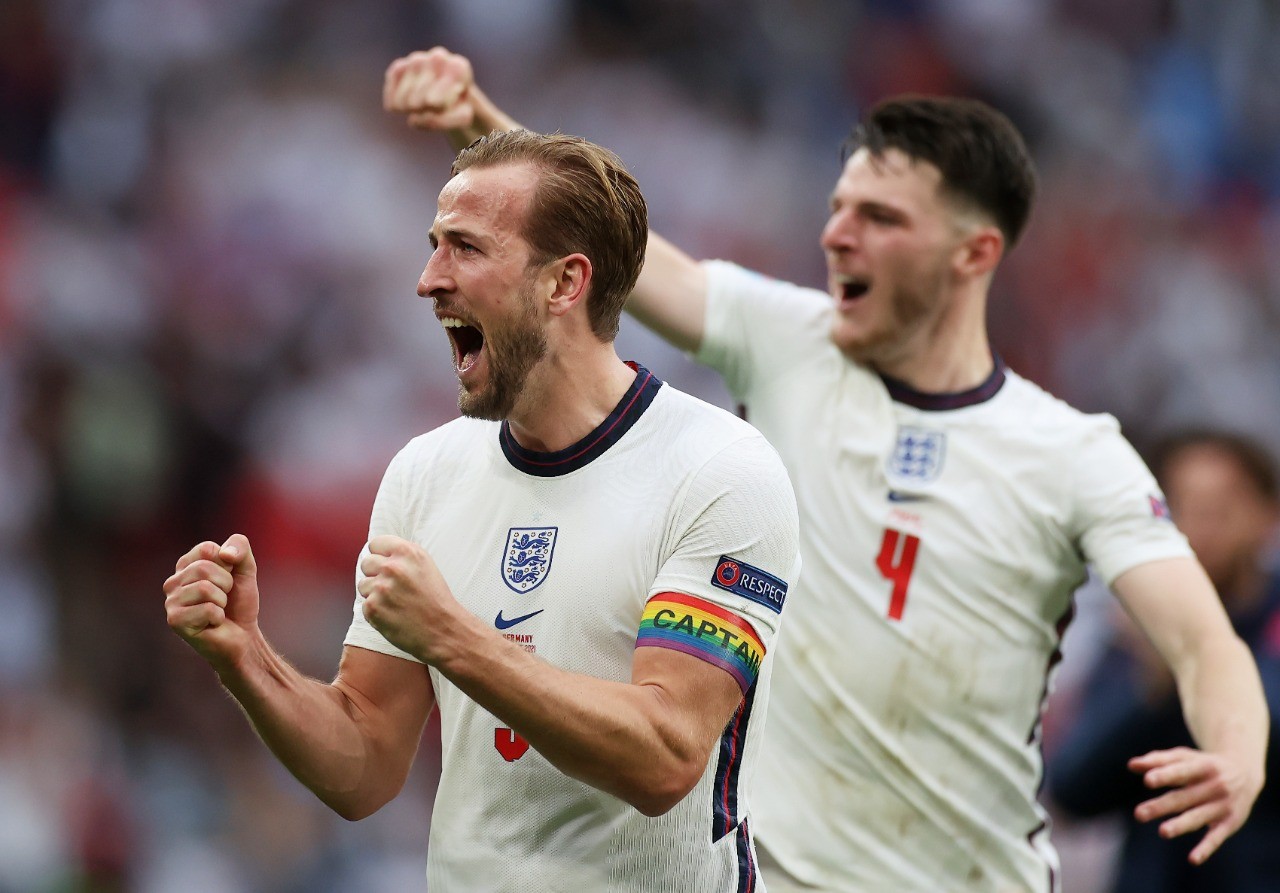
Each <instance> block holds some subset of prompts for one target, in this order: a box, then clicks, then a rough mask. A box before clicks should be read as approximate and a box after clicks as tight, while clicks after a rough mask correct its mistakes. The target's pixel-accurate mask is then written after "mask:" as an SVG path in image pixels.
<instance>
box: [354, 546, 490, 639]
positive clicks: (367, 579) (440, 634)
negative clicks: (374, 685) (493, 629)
mask: <svg viewBox="0 0 1280 893" xmlns="http://www.w3.org/2000/svg"><path fill="white" fill-rule="evenodd" d="M360 572H361V573H362V574H363V575H364V576H363V578H362V579H361V580H360V582H359V583H358V584H357V586H356V589H357V590H358V591H359V593H360V594H361V595H363V596H364V599H365V601H364V616H365V619H366V620H368V621H369V623H370V624H371V625H372V626H373V628H374V629H376V630H377V631H378V632H380V633H382V635H383V636H385V637H386V639H387V641H388V642H390V643H391V644H392V645H395V646H396V647H397V648H399V649H400V650H401V651H404V652H406V653H408V654H412V655H413V656H414V657H416V658H418V659H419V660H421V661H423V662H424V663H434V662H435V661H436V660H438V659H439V658H440V657H441V655H442V649H444V648H445V647H447V645H448V638H449V630H450V629H451V627H452V625H453V621H454V620H455V619H456V618H458V617H459V616H461V615H460V614H459V612H463V613H465V609H463V608H462V606H461V605H459V604H458V602H457V600H456V599H455V598H454V597H453V593H452V592H451V591H450V590H449V584H448V583H446V582H445V580H444V577H443V576H442V575H441V573H440V569H439V568H438V567H436V563H435V561H433V560H432V558H431V556H430V555H428V554H427V552H426V550H425V549H423V548H422V547H420V546H418V545H416V544H414V543H411V542H409V541H407V540H403V539H400V538H399V537H397V536H375V537H374V538H373V539H371V540H369V554H367V555H366V556H365V557H364V558H363V559H361V561H360Z"/></svg>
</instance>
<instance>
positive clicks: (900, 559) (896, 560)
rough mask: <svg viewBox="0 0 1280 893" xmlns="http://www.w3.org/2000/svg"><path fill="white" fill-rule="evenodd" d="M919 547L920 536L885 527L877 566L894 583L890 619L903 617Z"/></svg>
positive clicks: (890, 601) (881, 574)
mask: <svg viewBox="0 0 1280 893" xmlns="http://www.w3.org/2000/svg"><path fill="white" fill-rule="evenodd" d="M899 544H901V547H899ZM919 548H920V537H918V536H912V535H911V534H909V533H902V532H901V531H898V530H894V529H892V528H885V531H884V540H882V541H881V543H880V554H879V555H877V556H876V567H877V568H878V569H879V570H880V576H882V577H884V578H885V579H886V580H888V581H890V582H891V583H893V595H891V596H890V597H889V619H890V620H901V619H902V609H903V608H904V607H906V604H907V587H908V586H910V585H911V572H912V571H913V570H915V567H916V551H917V550H918V549H919Z"/></svg>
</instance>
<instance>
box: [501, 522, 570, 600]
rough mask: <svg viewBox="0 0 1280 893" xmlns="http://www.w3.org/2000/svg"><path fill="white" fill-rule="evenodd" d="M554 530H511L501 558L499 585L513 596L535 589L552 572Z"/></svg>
mask: <svg viewBox="0 0 1280 893" xmlns="http://www.w3.org/2000/svg"><path fill="white" fill-rule="evenodd" d="M558 529H559V528H556V527H512V528H511V529H510V530H509V531H507V548H506V551H505V552H504V553H503V556H502V581H503V582H504V583H506V584H507V585H508V586H509V587H511V588H512V589H514V590H515V591H516V592H521V593H524V592H528V591H530V590H531V589H536V588H537V587H538V586H539V585H540V584H541V583H542V581H543V580H545V579H546V578H547V574H548V573H549V572H550V571H551V556H552V553H553V552H554V551H555V548H556V531H557V530H558Z"/></svg>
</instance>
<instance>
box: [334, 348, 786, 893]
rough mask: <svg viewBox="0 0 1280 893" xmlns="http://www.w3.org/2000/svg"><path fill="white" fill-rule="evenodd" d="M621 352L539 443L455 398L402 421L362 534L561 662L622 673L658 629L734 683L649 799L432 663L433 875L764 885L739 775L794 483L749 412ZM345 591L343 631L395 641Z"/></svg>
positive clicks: (722, 890) (674, 887)
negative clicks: (440, 413) (630, 367)
mask: <svg viewBox="0 0 1280 893" xmlns="http://www.w3.org/2000/svg"><path fill="white" fill-rule="evenodd" d="M637 373H638V374H637V377H636V381H635V383H634V384H633V385H632V386H631V389H630V390H629V391H628V392H627V394H626V396H624V398H623V399H622V401H621V402H620V403H619V405H618V408H617V409H616V410H615V411H614V412H613V413H612V414H611V415H610V416H609V418H607V419H606V420H605V421H604V422H603V423H602V424H601V425H600V426H599V427H598V428H597V429H596V430H595V431H594V432H592V434H590V435H589V436H588V437H586V438H584V439H583V440H582V441H580V442H579V443H578V444H575V445H574V446H572V447H569V448H568V449H565V450H561V451H559V452H556V453H536V452H531V451H529V450H525V449H523V448H521V447H520V445H519V444H518V443H516V442H515V440H514V438H512V436H511V433H510V430H509V428H508V426H507V425H506V424H505V423H502V424H499V423H497V422H485V421H478V420H473V419H466V418H462V419H458V420H456V421H453V422H451V423H449V424H447V425H444V426H442V427H440V428H438V429H436V430H435V431H432V432H430V433H428V434H425V435H423V436H421V437H418V438H416V439H414V440H413V441H412V442H410V444H409V445H408V446H407V447H405V449H404V450H402V451H401V452H400V454H399V455H398V456H396V458H395V459H394V460H393V461H392V463H391V466H390V467H389V469H388V470H387V474H386V477H385V478H384V480H383V483H382V486H381V488H380V489H379V492H378V497H377V500H376V502H375V504H374V510H373V518H372V523H371V525H370V536H371V537H372V536H375V535H378V534H393V535H396V536H399V537H402V538H404V539H408V540H411V541H413V542H416V543H418V544H419V545H421V546H422V547H423V548H425V549H426V550H427V551H428V552H429V553H430V554H431V556H432V558H433V559H434V560H435V562H436V563H437V565H438V566H439V568H440V570H441V572H442V573H443V575H444V578H445V580H447V581H448V583H449V586H450V588H451V589H452V591H453V594H454V595H455V596H456V597H457V598H458V599H459V601H461V602H462V603H463V604H464V605H466V607H467V608H468V609H470V610H471V611H472V612H473V613H475V614H476V615H477V616H479V617H482V618H484V619H485V620H486V621H487V622H490V623H492V624H493V625H494V626H495V627H496V628H497V629H498V630H500V631H502V632H503V633H504V635H506V637H507V638H508V639H510V640H512V641H514V642H516V643H518V644H520V645H521V646H523V647H524V648H526V649H527V650H529V651H531V652H533V653H535V654H536V655H537V656H538V657H540V658H542V659H544V660H546V661H548V662H550V663H552V664H554V665H556V666H558V667H561V668H562V669H565V670H568V671H571V672H575V673H583V674H587V675H590V676H595V677H598V678H603V679H610V680H614V681H617V682H627V681H629V680H630V678H631V662H632V655H633V652H634V650H635V649H636V648H637V647H643V646H656V647H665V648H672V649H676V650H679V651H682V652H685V653H688V654H692V655H694V656H696V657H699V658H701V659H703V660H707V661H709V662H711V663H714V664H716V665H718V666H721V667H723V668H724V669H725V671H726V672H728V673H730V674H731V675H732V676H733V677H734V679H735V680H736V681H737V682H738V684H739V686H740V687H741V688H742V689H743V693H744V697H743V701H742V703H741V704H740V705H739V708H738V711H737V712H736V713H735V715H734V717H733V718H732V720H731V721H730V722H729V724H728V725H727V727H726V728H725V731H724V734H723V736H722V738H721V740H720V743H719V745H718V746H717V748H716V749H715V751H714V752H713V754H712V756H711V759H710V761H709V762H708V764H707V767H706V770H705V771H704V773H703V775H702V778H701V780H700V781H699V783H698V785H697V786H696V787H695V788H694V790H693V791H692V792H691V793H690V794H689V795H688V796H687V797H686V798H685V799H684V800H682V801H681V802H680V803H679V804H677V805H676V806H675V807H674V808H673V809H672V810H671V811H670V812H668V813H667V814H665V815H663V816H660V817H658V818H647V817H646V816H644V815H643V814H641V813H640V812H638V811H636V810H635V809H633V808H632V807H631V806H629V805H628V804H626V803H624V802H623V801H622V800H619V799H617V798H615V797H613V796H611V795H609V794H606V793H603V792H601V791H599V790H597V789H595V788H593V787H590V786H589V785H587V784H585V783H583V782H580V781H577V780H575V779H573V778H569V777H568V776H566V775H564V774H562V773H561V772H560V771H559V770H558V769H556V768H555V767H554V766H553V765H552V764H551V763H549V762H548V761H547V760H546V759H544V758H543V757H542V756H541V755H540V754H539V753H538V752H537V751H536V750H533V749H531V748H530V747H529V745H528V744H527V743H526V742H525V741H524V740H523V739H522V738H520V736H518V735H517V734H516V733H515V732H513V731H512V730H511V729H509V728H507V727H506V726H505V725H504V724H503V723H502V722H501V721H500V720H498V719H496V718H495V717H494V716H493V715H492V714H490V713H489V712H487V711H486V710H484V709H483V708H481V707H480V706H478V705H477V704H476V703H475V702H474V701H472V700H471V699H470V698H468V697H467V696H466V695H464V694H463V693H462V692H460V691H459V690H458V689H457V688H455V687H454V686H453V685H452V683H450V682H449V680H448V679H446V678H444V677H443V676H441V675H440V674H439V673H438V672H436V671H435V670H434V669H433V670H431V682H432V684H433V686H434V687H435V694H436V699H437V703H438V705H439V709H440V713H441V731H442V735H443V765H442V770H441V778H440V786H439V791H438V793H437V796H436V802H435V810H434V813H433V816H432V823H431V836H430V843H429V847H428V852H427V879H428V885H429V887H430V889H431V890H432V891H433V893H450V891H456V893H485V891H525V890H538V891H573V893H579V891H592V893H597V891H634V893H652V891H671V893H688V891H706V893H734V891H744V893H745V891H762V890H763V889H764V887H763V885H762V883H761V882H760V879H759V874H758V872H757V870H756V867H755V854H754V851H753V846H752V831H751V828H750V826H749V824H748V818H749V814H750V809H749V806H748V803H747V797H746V794H745V790H746V787H747V783H748V781H749V780H750V778H751V776H752V774H753V772H754V766H755V761H756V757H757V752H758V750H759V739H760V734H761V728H760V727H761V725H762V721H763V717H764V713H765V710H766V708H767V705H768V701H769V677H770V672H771V668H772V666H773V654H772V650H773V643H774V639H775V636H776V635H777V631H778V625H779V621H780V617H781V612H782V608H783V604H784V602H785V601H786V597H787V592H788V589H789V587H790V586H791V585H792V584H793V583H794V581H795V578H796V575H797V573H798V571H799V553H798V519H797V515H796V508H795V497H794V495H793V493H792V490H791V485H790V483H789V481H788V479H787V476H786V471H785V470H784V468H783V465H782V462H781V460H780V459H779V458H778V455H777V453H776V452H775V451H774V450H773V448H772V447H771V446H769V444H768V443H767V442H766V441H765V439H764V438H763V437H762V436H761V435H760V434H759V433H758V432H757V431H756V430H755V429H753V428H752V427H751V426H749V425H747V424H746V423H744V422H742V421H741V420H740V419H738V418H735V417H734V416H733V415H732V414H730V413H727V412H724V411H723V410H721V409H718V408H716V407H713V406H710V405H708V404H705V403H703V402H701V401H699V400H696V399H694V398H693V397H690V396H688V395H686V394H683V393H681V392H679V391H677V390H675V389H673V388H671V387H668V386H664V385H662V383H661V382H660V381H658V379H656V378H655V377H653V376H652V375H651V374H650V373H649V372H647V371H646V370H644V369H643V368H637ZM362 601H363V600H362V599H361V598H360V597H359V596H357V598H356V604H355V613H354V620H353V622H352V624H351V628H350V630H349V632H348V633H347V637H346V644H348V645H352V646H357V647H360V648H368V649H373V650H375V651H380V652H383V653H386V654H393V655H397V656H399V657H404V658H409V656H408V655H407V654H404V653H402V652H400V651H398V650H397V649H396V648H395V647H394V646H392V645H391V644H389V643H388V642H387V641H386V640H385V639H384V638H383V637H382V636H381V635H380V634H379V633H378V632H377V631H376V630H374V629H373V628H372V626H370V625H369V624H368V622H367V621H366V620H365V619H364V614H363V611H362V608H361V603H362ZM409 659H412V658H409ZM639 758H640V757H639V756H637V759H639Z"/></svg>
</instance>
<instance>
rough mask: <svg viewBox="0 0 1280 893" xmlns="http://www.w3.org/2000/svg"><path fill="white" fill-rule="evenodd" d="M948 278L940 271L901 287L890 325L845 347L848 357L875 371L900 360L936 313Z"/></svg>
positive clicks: (891, 304)
mask: <svg viewBox="0 0 1280 893" xmlns="http://www.w3.org/2000/svg"><path fill="white" fill-rule="evenodd" d="M945 275H946V273H945V271H942V270H938V271H935V272H934V273H933V274H931V275H927V276H925V277H924V281H923V282H914V283H911V284H901V285H898V286H897V287H896V288H895V289H894V291H893V294H892V296H891V297H890V299H889V320H888V322H887V323H885V324H884V325H882V326H878V327H876V328H875V329H873V330H872V331H869V332H867V333H866V334H865V335H864V336H863V337H861V338H859V339H857V340H856V341H855V342H853V343H846V344H845V345H843V346H842V347H841V350H842V352H843V353H844V354H845V356H847V357H849V358H850V359H851V360H853V361H855V362H857V363H863V364H865V365H868V366H872V367H873V368H874V367H877V366H879V365H881V364H884V363H891V362H893V361H894V360H895V359H897V358H898V355H899V353H900V352H901V351H902V350H903V349H904V348H906V347H907V344H908V342H909V341H910V340H911V336H912V335H914V334H915V333H916V332H917V331H919V329H920V327H921V325H922V324H924V323H925V321H926V320H928V319H929V318H930V317H932V316H933V315H934V314H935V312H936V308H937V305H938V295H939V294H940V293H941V286H942V278H943V277H944V276H945Z"/></svg>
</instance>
